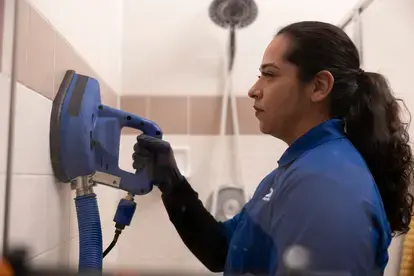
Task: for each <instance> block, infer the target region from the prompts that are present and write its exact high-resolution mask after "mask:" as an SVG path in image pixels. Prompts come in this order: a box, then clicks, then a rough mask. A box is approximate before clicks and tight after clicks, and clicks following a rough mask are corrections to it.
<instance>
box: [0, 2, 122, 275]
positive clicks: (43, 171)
mask: <svg viewBox="0 0 414 276" xmlns="http://www.w3.org/2000/svg"><path fill="white" fill-rule="evenodd" d="M14 1H15V0H6V1H5V3H6V11H7V14H6V21H5V22H6V23H5V26H4V27H5V33H7V35H8V37H6V38H5V39H4V40H3V43H2V46H4V48H5V49H11V43H12V40H11V34H12V22H13V18H12V17H13V4H14ZM0 2H4V1H0ZM18 5H19V9H20V10H19V13H20V20H19V22H18V27H19V28H18V42H17V43H18V44H17V46H18V47H17V79H18V83H17V87H16V94H15V95H16V96H15V100H16V106H15V114H16V117H15V120H14V128H15V131H14V140H13V142H14V145H13V170H12V191H11V206H10V209H11V210H10V219H11V221H10V242H11V245H12V247H13V246H17V245H24V246H27V247H28V248H29V249H30V251H29V253H30V254H29V258H30V260H31V261H32V263H33V264H35V265H54V266H57V265H59V266H61V265H72V266H73V267H76V266H77V256H78V233H77V232H78V231H77V222H76V213H75V208H74V202H73V200H72V199H73V198H74V196H75V195H74V193H73V192H72V191H71V190H70V187H69V186H68V185H67V184H63V183H59V182H57V181H56V180H55V178H54V176H53V172H52V169H51V164H50V157H49V122H50V112H51V107H52V99H53V97H54V95H55V94H56V89H57V88H58V86H59V84H60V82H61V80H62V77H63V75H64V73H65V71H66V70H68V69H72V70H76V71H77V72H79V73H83V74H87V75H89V76H93V77H95V78H97V79H98V80H99V82H100V86H101V94H102V101H103V103H104V104H106V105H109V106H113V107H116V106H117V102H118V101H117V99H118V95H117V93H119V91H112V90H111V89H110V88H109V86H108V85H107V84H106V82H105V80H103V79H102V78H101V77H100V76H98V75H97V74H96V73H95V71H94V70H93V69H92V68H91V67H90V66H89V65H88V64H87V63H86V62H85V61H84V60H83V59H82V58H80V55H79V54H78V53H77V52H76V51H75V50H74V49H73V47H72V46H71V45H70V43H69V42H68V41H66V40H65V39H64V38H63V36H62V35H61V34H59V33H57V32H56V31H55V29H54V28H53V26H52V25H51V24H50V23H49V22H48V21H47V20H46V19H45V18H44V17H43V16H42V15H41V14H40V13H39V12H37V11H36V10H35V9H34V8H32V7H31V6H30V5H29V4H28V3H27V2H26V1H24V0H19V1H18ZM2 59H3V60H4V61H5V62H3V66H2V70H1V73H0V89H1V90H2V91H1V93H2V100H1V101H0V111H1V113H0V135H1V139H0V142H1V144H0V181H1V182H0V188H1V189H0V196H1V197H0V198H1V199H0V202H1V207H0V211H1V216H0V219H1V221H0V228H1V229H2V228H3V216H2V209H3V198H2V197H3V196H4V191H3V187H4V185H3V184H4V181H3V179H4V174H5V166H6V164H5V156H6V149H7V143H6V142H7V141H6V137H7V131H8V129H7V127H8V117H7V114H8V113H7V112H8V108H9V106H8V105H9V101H8V95H9V86H10V74H11V67H10V66H6V65H7V64H10V61H11V51H7V52H6V51H3V56H2ZM6 61H7V62H6ZM95 191H96V193H97V194H98V203H99V206H100V212H101V220H102V226H103V232H104V244H105V245H107V244H109V243H110V241H111V240H112V237H113V223H112V218H113V215H114V212H115V208H116V204H117V200H118V199H119V196H118V194H117V192H116V191H115V192H113V190H112V189H108V188H106V187H97V188H96V190H95ZM115 260H116V250H114V252H113V253H112V254H111V255H108V257H107V259H106V260H105V266H111V264H114V263H115Z"/></svg>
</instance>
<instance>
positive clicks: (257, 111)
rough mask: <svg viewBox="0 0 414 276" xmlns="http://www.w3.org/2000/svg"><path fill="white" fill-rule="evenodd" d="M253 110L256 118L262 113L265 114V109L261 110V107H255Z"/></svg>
mask: <svg viewBox="0 0 414 276" xmlns="http://www.w3.org/2000/svg"><path fill="white" fill-rule="evenodd" d="M253 109H254V110H255V111H256V112H255V113H256V116H257V115H258V114H260V113H262V112H263V109H261V108H259V107H257V106H253Z"/></svg>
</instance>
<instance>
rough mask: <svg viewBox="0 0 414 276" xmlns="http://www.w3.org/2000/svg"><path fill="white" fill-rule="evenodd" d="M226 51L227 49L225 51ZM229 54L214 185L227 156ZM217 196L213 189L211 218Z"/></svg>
mask: <svg viewBox="0 0 414 276" xmlns="http://www.w3.org/2000/svg"><path fill="white" fill-rule="evenodd" d="M226 50H228V49H226ZM229 53H230V52H225V55H224V57H225V58H224V60H225V62H224V67H223V68H224V74H223V75H224V91H223V93H222V101H221V112H220V130H219V153H220V156H219V162H220V164H219V166H218V169H219V170H218V172H217V177H216V181H217V184H215V185H221V181H222V178H223V170H224V168H225V167H226V164H225V162H226V161H228V160H225V158H224V157H225V156H228V155H227V153H228V149H227V147H225V145H226V139H225V138H226V126H227V112H228V103H229V92H230V89H229V87H230V85H231V84H230V82H229V80H230V79H231V72H232V70H229V69H230V66H229V65H230V59H228V58H227V57H228V56H229ZM217 196H218V189H216V188H215V189H213V195H212V205H211V206H212V209H211V213H212V214H213V216H215V215H216V211H217V206H216V205H217Z"/></svg>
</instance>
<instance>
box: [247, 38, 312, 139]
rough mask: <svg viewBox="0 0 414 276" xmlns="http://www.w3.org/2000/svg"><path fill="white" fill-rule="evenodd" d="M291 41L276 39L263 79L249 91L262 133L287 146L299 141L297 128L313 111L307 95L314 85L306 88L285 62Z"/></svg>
mask: <svg viewBox="0 0 414 276" xmlns="http://www.w3.org/2000/svg"><path fill="white" fill-rule="evenodd" d="M288 42H289V41H288V39H287V38H286V37H285V36H283V35H278V36H276V37H275V38H274V39H273V41H272V42H271V43H270V44H269V46H268V47H267V49H266V50H265V53H264V55H263V60H262V64H261V66H260V72H261V75H260V77H259V79H258V80H257V81H256V83H255V84H254V85H253V87H252V88H251V89H250V91H249V96H250V97H251V98H253V99H254V100H255V102H254V109H255V112H256V117H257V119H258V120H259V122H260V130H261V131H262V132H263V133H265V134H270V135H272V136H275V137H277V138H279V139H281V140H283V141H285V142H287V143H288V144H289V143H290V142H291V141H290V140H292V139H294V138H296V137H294V136H295V135H296V134H295V127H297V126H298V125H300V122H301V121H302V119H303V118H304V117H305V116H306V114H307V112H308V111H309V109H310V105H311V101H310V99H309V97H307V96H306V95H309V94H311V91H312V90H313V86H312V83H310V84H306V85H305V84H303V83H301V82H300V81H299V79H298V68H297V67H296V66H295V65H294V64H292V63H289V62H288V61H287V60H285V58H284V56H285V53H286V52H287V50H288V46H289V45H288Z"/></svg>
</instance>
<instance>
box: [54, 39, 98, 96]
mask: <svg viewBox="0 0 414 276" xmlns="http://www.w3.org/2000/svg"><path fill="white" fill-rule="evenodd" d="M67 70H75V71H76V72H77V73H79V74H83V75H87V76H90V77H95V78H97V75H96V74H95V73H94V72H93V70H92V69H91V68H90V66H89V65H88V64H87V63H86V62H85V61H84V60H83V59H82V58H81V57H80V56H79V55H78V54H77V53H76V51H75V50H74V49H73V47H72V46H71V45H70V44H69V42H68V41H67V40H66V39H64V38H63V37H62V36H61V35H59V34H57V35H56V43H55V72H54V78H55V82H54V83H55V85H54V95H55V94H56V93H57V91H58V89H59V86H60V84H61V82H62V80H63V77H64V75H65V72H66V71H67ZM97 79H98V78H97Z"/></svg>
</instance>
